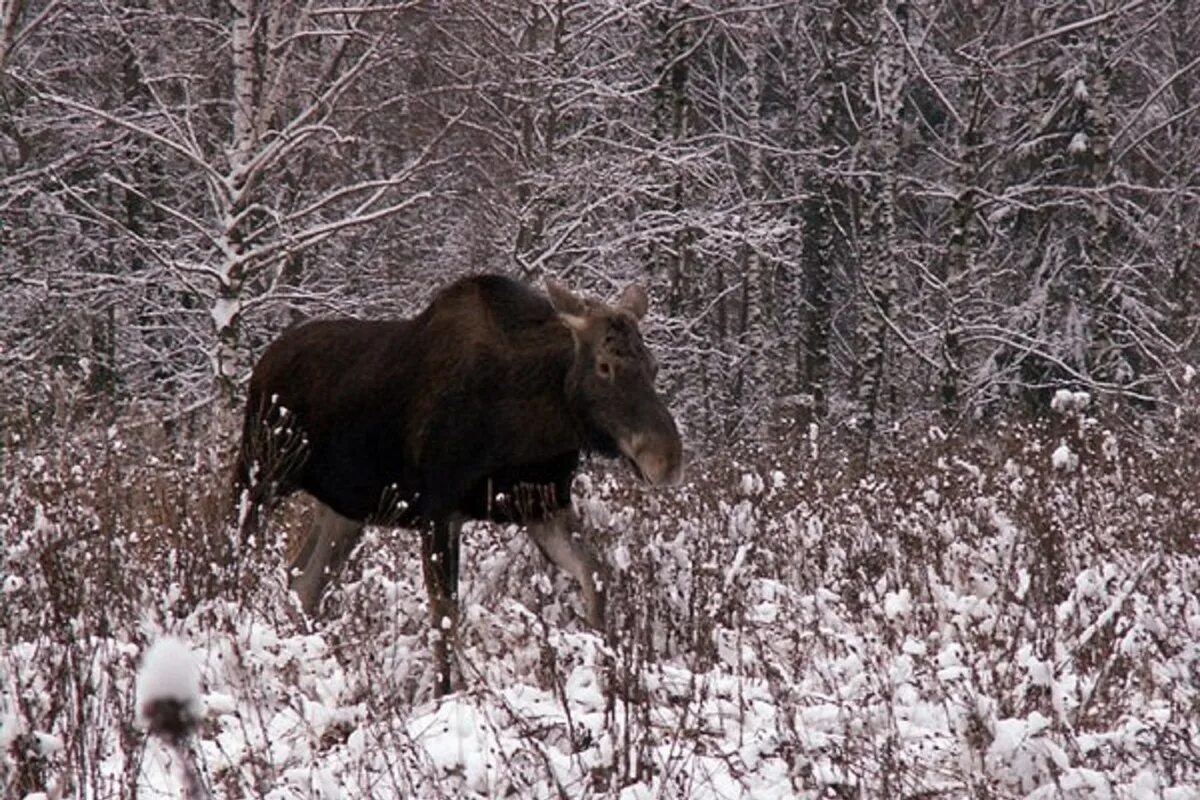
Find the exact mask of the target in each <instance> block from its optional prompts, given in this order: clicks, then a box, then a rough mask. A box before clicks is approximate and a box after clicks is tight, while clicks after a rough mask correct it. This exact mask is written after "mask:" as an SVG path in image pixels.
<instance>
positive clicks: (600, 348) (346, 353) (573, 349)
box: [234, 275, 682, 693]
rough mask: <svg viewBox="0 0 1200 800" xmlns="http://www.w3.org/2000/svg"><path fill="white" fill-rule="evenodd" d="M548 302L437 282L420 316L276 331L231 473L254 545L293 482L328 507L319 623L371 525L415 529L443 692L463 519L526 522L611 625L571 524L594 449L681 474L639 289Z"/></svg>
mask: <svg viewBox="0 0 1200 800" xmlns="http://www.w3.org/2000/svg"><path fill="white" fill-rule="evenodd" d="M546 289H547V292H548V294H549V297H548V298H547V297H546V296H544V295H542V294H540V293H538V292H537V291H535V290H533V289H531V288H529V287H527V286H525V285H523V284H520V283H517V282H516V281H513V280H510V279H508V278H504V277H500V276H496V275H480V276H475V277H469V278H464V279H462V280H460V281H458V282H457V283H454V284H452V285H451V286H449V287H447V288H445V289H443V290H442V291H441V292H440V293H439V294H438V295H437V296H436V297H435V298H434V300H433V302H432V303H430V305H429V307H428V308H426V309H425V310H424V311H423V312H421V313H420V314H419V315H417V316H416V317H414V318H412V319H409V320H399V321H375V322H369V321H355V320H326V321H313V322H309V323H306V324H303V325H300V326H298V327H296V328H293V329H291V330H289V331H287V332H286V333H284V334H283V335H281V336H280V337H279V338H278V339H277V340H276V341H275V342H274V343H273V344H271V345H270V347H268V348H267V350H266V352H265V353H264V354H263V356H262V358H261V360H260V361H259V362H258V365H257V366H256V367H255V369H254V373H253V376H252V377H251V380H250V392H249V398H248V401H247V405H246V417H245V426H244V429H243V433H242V442H241V448H240V453H239V457H238V463H237V467H236V473H235V477H234V488H235V498H236V500H235V502H237V503H238V510H239V515H240V520H241V533H242V538H243V542H244V541H245V540H246V539H247V538H248V537H250V536H252V535H255V534H257V533H259V532H260V529H261V528H262V527H263V525H264V524H265V520H266V516H267V514H268V513H269V511H270V507H271V506H272V504H273V503H274V502H275V501H276V500H277V499H278V498H281V497H283V496H285V495H287V494H289V493H291V492H293V491H295V490H297V489H303V490H304V491H306V492H308V493H309V494H310V495H312V496H313V497H314V498H316V499H317V500H318V501H319V505H318V509H317V512H316V515H315V519H314V521H313V525H312V529H311V530H310V532H309V534H308V536H307V538H306V540H305V542H304V544H303V547H302V548H301V550H300V552H299V555H298V556H297V557H296V559H295V560H294V561H293V562H292V575H293V579H292V588H293V589H294V590H295V591H296V593H297V594H298V595H299V597H300V601H301V604H302V605H303V607H304V609H305V610H306V611H307V612H308V613H309V614H311V615H315V614H316V613H317V610H318V606H319V601H320V598H321V593H322V591H323V590H324V589H325V587H326V586H327V584H328V583H329V581H330V579H331V578H332V577H333V576H335V575H336V574H337V573H338V572H339V571H340V569H341V567H342V565H343V563H344V562H345V560H346V557H347V556H348V555H349V553H350V552H351V550H353V548H354V546H355V544H356V543H357V542H358V540H359V537H360V535H361V533H362V529H363V525H364V524H366V523H375V524H384V525H395V526H403V527H411V528H416V529H419V530H420V531H422V549H421V555H422V564H423V566H424V572H425V586H426V589H427V591H428V593H429V604H430V612H431V620H432V626H433V629H434V632H435V633H434V658H435V662H436V667H437V670H438V672H439V675H438V687H437V689H438V692H439V693H445V692H448V691H449V690H450V663H449V651H448V648H449V647H450V646H451V642H452V641H453V637H454V631H455V625H456V622H457V616H458V605H457V592H458V550H459V544H458V543H459V531H460V528H461V525H462V522H463V521H464V520H466V519H490V520H495V521H500V522H518V523H522V524H524V525H525V526H526V528H527V530H528V532H529V534H530V536H532V537H533V540H534V541H535V542H536V543H537V545H538V547H539V548H540V549H541V550H542V552H543V553H545V555H546V556H547V557H548V558H549V559H550V560H552V561H553V562H554V563H556V564H557V565H558V566H559V567H561V568H562V569H564V570H566V571H567V572H568V573H570V574H571V575H572V576H574V577H575V579H576V580H578V581H579V584H580V586H581V588H582V593H583V600H584V606H585V609H586V613H587V620H588V622H589V624H591V625H592V626H593V627H596V628H601V627H602V626H603V623H604V580H603V575H604V570H603V568H602V564H601V562H600V561H599V560H598V559H597V558H596V557H595V556H594V555H593V553H592V551H591V549H590V548H589V547H588V546H587V544H586V542H585V541H584V540H583V539H581V538H580V537H579V536H578V535H577V534H573V533H572V532H571V530H570V522H571V514H570V507H571V480H572V477H573V475H574V473H575V470H576V468H577V467H578V465H579V459H580V455H581V454H582V453H586V452H592V453H599V454H603V455H608V456H614V457H618V456H623V457H624V458H625V459H627V460H628V462H629V463H630V465H631V466H632V467H633V469H634V470H635V471H636V472H637V474H638V475H640V476H641V477H642V478H643V479H644V480H646V481H648V482H649V483H651V484H670V483H675V482H678V480H679V478H680V475H681V472H682V452H681V443H680V438H679V433H678V431H677V430H676V427H675V422H674V420H673V419H672V418H671V414H670V412H669V411H668V410H667V407H666V405H664V404H663V401H662V399H661V398H660V397H659V396H658V394H657V392H655V390H654V376H655V372H656V370H657V367H656V364H655V361H654V358H653V356H651V355H650V353H649V352H648V351H647V350H646V346H645V345H644V344H643V343H642V339H641V336H640V335H639V333H638V324H637V323H638V320H640V319H641V318H642V317H643V316H644V315H645V313H646V307H647V299H646V292H645V290H643V289H642V288H641V287H640V286H630V287H628V288H627V289H626V290H625V291H624V292H623V293H622V294H621V296H620V298H619V299H618V300H617V301H616V302H615V304H612V305H609V304H606V303H602V302H599V301H595V300H591V299H582V298H580V297H578V296H576V295H575V294H573V293H571V292H570V291H569V290H568V289H566V288H565V287H564V286H562V285H561V284H559V283H558V282H556V281H554V280H547V281H546Z"/></svg>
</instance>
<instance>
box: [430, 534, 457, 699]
mask: <svg viewBox="0 0 1200 800" xmlns="http://www.w3.org/2000/svg"><path fill="white" fill-rule="evenodd" d="M461 532H462V523H461V522H460V521H458V520H453V519H451V520H440V521H437V522H435V523H433V525H431V526H429V527H428V528H427V529H426V530H425V533H424V535H423V536H422V537H421V566H422V568H423V571H424V573H425V591H426V592H427V593H428V594H429V620H430V628H431V630H430V634H431V638H432V640H433V663H434V667H435V668H436V669H437V673H438V674H437V687H436V690H435V693H436V695H437V696H438V697H441V696H442V695H445V694H449V692H450V689H451V681H450V653H451V651H452V650H453V648H454V645H455V642H456V636H457V632H458V542H459V535H460V533H461Z"/></svg>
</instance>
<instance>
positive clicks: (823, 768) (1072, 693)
mask: <svg viewBox="0 0 1200 800" xmlns="http://www.w3.org/2000/svg"><path fill="white" fill-rule="evenodd" d="M1080 430H1082V429H1080ZM1019 438H1020V437H1017V439H1016V440H1014V441H1013V442H1010V443H1009V444H1008V445H1005V447H1007V448H1008V449H1007V450H1004V449H1003V448H1002V449H1001V451H997V452H996V453H992V454H990V455H988V456H981V455H978V454H976V455H975V456H970V455H968V453H967V452H966V451H961V452H951V451H946V452H939V451H938V450H937V447H936V446H934V445H931V446H930V450H929V452H927V453H923V454H921V456H920V458H921V462H920V463H921V468H920V469H914V470H897V469H891V470H890V471H888V470H886V469H884V468H882V467H881V470H880V471H879V472H877V473H872V474H869V475H868V476H867V477H865V478H862V479H859V480H851V479H849V478H847V477H845V476H844V475H843V474H841V472H840V470H839V469H837V468H836V467H830V466H828V465H825V466H822V465H820V464H818V463H816V462H812V461H811V459H810V457H809V456H808V455H806V456H805V457H804V458H800V457H773V456H768V455H763V456H755V457H749V456H747V457H746V458H745V459H744V460H745V463H742V464H737V463H733V462H732V461H725V462H721V463H719V464H718V463H715V462H714V463H713V464H709V465H707V466H702V467H701V468H699V469H696V470H693V477H692V480H691V483H689V484H688V485H687V486H685V487H684V488H682V489H681V490H679V491H678V492H673V493H663V492H650V491H643V490H641V489H638V488H634V487H631V486H630V485H629V482H628V480H627V479H626V478H624V477H623V476H620V475H617V476H609V475H607V474H597V475H596V476H595V477H587V476H585V477H583V478H582V479H581V481H580V484H579V486H578V487H577V489H578V492H577V493H578V496H579V498H580V499H579V511H580V515H581V517H582V518H583V521H584V527H585V529H586V530H587V531H588V532H589V533H590V534H591V535H593V536H594V537H596V538H597V540H598V541H601V542H603V546H604V547H605V548H606V550H607V552H608V554H609V560H610V561H611V563H612V564H613V565H614V580H613V588H612V595H613V599H612V608H611V614H610V631H609V633H610V635H609V639H608V642H607V643H606V642H605V641H604V640H603V639H602V638H601V637H599V636H597V635H594V634H592V633H590V632H588V631H587V630H586V628H585V627H584V626H582V625H581V624H580V623H579V621H578V619H577V617H578V614H577V612H576V610H577V609H578V607H579V606H578V601H577V596H576V595H577V593H576V592H575V589H574V587H573V586H572V585H571V584H570V583H569V581H568V580H567V579H565V578H562V577H560V576H558V575H555V574H552V572H551V571H550V568H548V567H547V566H546V565H545V564H544V563H542V561H541V559H540V557H539V556H538V555H537V554H536V551H535V550H534V548H533V547H532V545H530V544H529V543H527V542H526V541H524V538H523V536H521V535H520V534H519V532H518V531H517V530H516V529H504V528H499V527H494V526H475V527H474V528H471V529H469V530H468V534H467V541H466V543H465V546H464V558H463V562H464V567H463V571H464V576H463V587H462V593H463V609H464V620H463V625H462V629H461V632H460V642H459V647H458V651H459V655H460V659H459V667H460V671H461V673H462V674H461V675H460V676H459V677H460V681H459V685H460V686H462V687H463V688H462V689H461V691H459V692H457V693H455V694H453V695H451V696H449V697H446V698H443V699H442V700H440V701H439V700H434V699H433V698H432V697H431V696H430V692H429V687H430V686H431V684H432V680H431V676H430V674H429V665H430V655H429V649H428V646H427V645H426V643H425V641H424V638H423V630H424V626H423V621H424V619H425V613H426V612H425V606H424V598H423V588H422V583H421V577H420V567H419V563H418V560H417V558H416V552H415V551H416V549H417V548H416V547H415V541H414V540H413V538H412V537H411V535H406V534H405V533H404V532H394V531H389V530H376V529H372V530H370V531H369V532H368V536H367V541H366V542H365V543H364V546H363V548H362V550H361V551H360V553H359V556H358V559H357V561H356V563H355V566H354V568H353V574H352V575H350V576H347V577H348V580H347V581H346V583H345V584H344V586H343V590H342V591H340V592H339V593H338V594H337V595H336V596H334V597H332V598H331V599H330V604H329V607H328V609H327V615H326V619H325V620H323V621H322V622H320V623H318V624H315V625H311V626H310V625H309V624H308V623H306V622H304V621H302V620H300V619H299V618H298V616H297V613H296V611H295V607H294V605H293V603H292V601H291V599H290V598H289V597H288V595H287V593H286V592H285V591H284V590H283V588H282V583H283V577H282V570H280V569H278V568H277V567H274V566H271V565H273V564H277V563H278V553H272V552H266V553H263V554H261V555H260V558H259V559H258V560H257V561H254V562H253V565H255V568H256V569H257V570H259V572H258V575H257V577H258V579H259V580H256V581H249V582H247V583H246V585H245V586H244V588H243V589H242V590H241V591H240V592H235V593H233V594H234V595H236V596H226V597H222V598H220V599H209V600H201V601H198V602H192V601H188V602H185V599H186V597H187V595H188V589H187V585H186V584H187V583H188V581H189V580H193V582H194V581H195V580H196V577H195V575H194V574H192V573H194V571H195V569H196V567H195V565H190V566H186V567H179V566H178V565H176V566H165V567H164V566H162V562H160V561H157V560H156V559H161V558H164V557H165V555H164V553H163V552H162V551H161V550H154V551H153V552H154V555H153V556H151V555H147V556H145V557H144V558H141V557H134V556H133V555H132V554H133V553H134V552H137V551H138V542H142V543H143V544H144V542H145V540H146V538H145V537H147V536H148V535H150V534H151V532H152V531H153V525H154V524H156V523H155V521H154V520H153V519H146V520H141V521H140V522H137V521H134V520H129V519H125V520H124V521H122V522H121V523H120V524H116V523H114V522H112V521H111V520H109V521H106V520H104V519H103V518H102V517H101V516H100V515H99V514H97V513H96V511H95V509H93V511H92V513H91V515H90V516H89V515H88V514H86V513H83V512H80V511H78V509H76V510H75V511H68V510H66V509H65V504H61V503H60V504H57V505H56V504H53V503H51V502H48V498H49V497H50V495H48V494H46V493H45V492H42V490H41V489H38V488H37V487H40V486H44V485H45V483H46V481H45V480H42V483H38V479H37V475H36V474H34V472H33V467H31V466H28V465H27V466H26V467H23V468H21V469H15V470H13V471H11V472H10V473H9V474H7V475H6V477H5V479H6V481H7V484H6V486H5V487H4V491H5V492H7V493H8V497H9V499H10V500H12V501H13V502H12V503H11V508H12V509H13V510H12V511H10V512H4V513H3V514H2V515H0V533H2V534H3V541H4V543H5V560H4V562H3V568H4V570H5V572H4V574H3V578H2V580H0V586H2V591H3V603H4V607H5V616H6V617H7V621H6V622H5V623H3V626H2V627H0V631H2V632H3V634H2V635H3V636H4V639H3V640H2V641H0V646H2V647H0V691H2V692H3V694H2V695H0V787H3V790H4V791H3V794H4V796H5V797H26V796H28V797H37V796H39V795H38V793H45V796H47V797H50V796H55V793H56V792H61V793H63V794H64V795H65V796H82V797H88V798H110V797H111V798H117V797H141V798H159V797H163V798H166V797H179V796H181V793H182V775H183V766H184V765H183V764H182V763H180V762H181V759H193V760H194V762H195V764H196V765H197V766H198V768H199V771H200V774H201V776H202V778H203V783H204V784H205V786H206V787H207V789H208V791H209V792H211V794H212V796H214V797H220V798H226V797H228V798H235V797H248V796H253V797H269V798H279V800H283V798H310V797H311V798H343V797H344V798H360V797H361V798H392V797H395V798H409V797H460V796H467V797H548V798H549V797H554V798H560V797H571V798H574V797H591V796H603V797H620V798H627V799H629V800H633V799H634V798H651V797H687V798H738V797H746V798H775V797H812V798H816V797H886V798H891V797H897V798H900V797H1033V798H1059V797H1062V798H1096V799H1097V800H1099V799H1100V798H1137V800H1142V798H1146V799H1147V800H1149V798H1170V799H1172V800H1182V799H1183V798H1196V797H1200V688H1198V687H1200V554H1198V553H1197V541H1198V538H1200V530H1198V529H1197V528H1196V527H1195V525H1196V520H1197V518H1198V517H1200V510H1198V509H1197V506H1196V504H1197V502H1198V501H1197V494H1200V493H1196V492H1193V493H1192V494H1190V495H1188V494H1186V486H1187V482H1188V480H1191V481H1192V483H1191V486H1192V487H1193V489H1194V486H1195V484H1194V477H1192V476H1191V475H1187V474H1185V473H1182V472H1179V470H1181V469H1182V468H1183V467H1181V466H1180V464H1181V463H1185V462H1179V461H1172V460H1170V458H1167V459H1166V460H1162V459H1160V460H1159V461H1154V459H1153V458H1151V457H1150V456H1146V455H1144V454H1141V453H1136V454H1135V453H1126V452H1125V450H1123V449H1122V445H1121V444H1120V443H1119V442H1118V441H1117V440H1116V439H1115V437H1113V436H1112V435H1111V434H1106V433H1105V432H1104V431H1102V430H1100V429H1099V428H1096V429H1095V430H1088V431H1086V432H1085V433H1081V432H1080V431H1076V430H1073V429H1068V430H1065V431H1056V432H1055V433H1054V434H1053V435H1047V436H1045V437H1042V438H1041V439H1037V440H1034V439H1030V440H1028V441H1024V442H1022V441H1020V440H1019ZM1186 463H1191V462H1186ZM40 469H41V470H42V473H43V474H44V473H45V472H46V471H47V470H48V469H49V470H51V471H53V470H52V469H51V468H50V467H46V466H45V465H42V466H41V467H40ZM69 472H70V471H69V470H67V474H68V475H69ZM56 480H57V479H56ZM61 483H62V485H60V487H59V488H60V490H61V491H62V492H63V494H60V495H58V496H60V497H61V496H66V495H69V494H70V493H69V492H67V489H69V486H70V479H69V478H63V479H62V482H61ZM64 486H66V487H67V488H63V487H64ZM1181 487H1183V488H1181ZM18 493H19V494H20V498H25V499H24V500H21V502H18V500H19V499H20V498H18ZM89 524H90V525H91V527H88V526H89ZM105 525H113V526H115V527H112V528H108V529H106V528H105V527H104V526H105ZM139 525H141V526H142V527H139ZM105 530H109V531H110V532H114V533H115V535H118V536H123V537H126V538H130V537H132V542H129V543H128V544H127V545H121V546H114V545H112V543H111V542H110V543H109V544H108V545H106V547H110V548H111V547H116V549H115V550H112V551H110V550H103V549H102V548H98V547H97V546H95V545H94V544H92V545H87V544H79V541H80V540H81V537H80V533H81V532H83V533H87V532H89V531H90V532H93V535H97V534H95V533H94V532H97V531H105ZM68 540H69V541H70V542H71V543H70V544H64V542H67V541H68ZM82 540H87V537H86V536H83V537H82ZM56 543H58V544H56ZM175 546H176V547H178V544H176V545H175ZM56 547H57V549H55V548H56ZM151 550H153V548H151ZM105 559H111V560H114V561H115V563H117V564H118V565H119V566H120V570H121V571H120V574H122V575H125V576H126V577H124V578H114V577H113V575H114V573H112V572H111V571H106V570H105V569H100V567H101V566H103V563H101V562H104V563H107V562H105V561H104V560H105ZM64 566H70V567H72V568H75V569H77V570H80V574H78V575H75V576H73V577H70V578H66V577H64V576H63V574H62V572H61V569H62V568H63V567H64ZM110 566H111V565H110ZM189 571H190V572H189ZM90 575H91V576H93V577H88V576H90ZM130 575H133V576H135V577H130ZM189 575H191V578H189ZM56 580H69V583H70V587H71V592H69V593H66V594H65V596H64V592H62V591H61V589H62V587H61V586H59V587H58V588H57V589H56V587H55V586H54V582H55V581H56ZM71 597H75V598H76V599H77V600H78V601H79V602H77V603H74V604H72V603H71V602H70V599H71ZM164 637H175V638H177V639H178V640H179V642H182V643H183V648H186V649H185V650H184V651H183V652H181V646H180V644H179V643H176V644H174V645H168V646H167V649H168V650H169V651H173V652H174V656H172V657H168V658H166V659H165V660H164V659H163V658H162V657H161V656H162V652H161V651H159V653H158V656H157V657H154V658H148V657H147V656H146V651H147V649H148V648H149V647H150V645H152V644H153V643H154V642H157V641H159V640H161V639H162V638H164ZM189 657H190V659H191V661H189V660H188V658H189ZM147 662H149V663H147ZM193 663H194V666H195V667H196V668H198V671H199V678H200V681H199V688H198V689H197V690H195V691H197V692H198V695H199V700H200V719H199V723H198V730H197V731H196V733H195V735H194V736H193V737H192V738H191V740H190V748H188V749H185V750H183V751H181V750H179V749H177V748H173V747H171V746H170V745H169V743H167V742H164V741H161V740H160V739H159V738H156V737H151V736H148V735H147V734H146V732H145V729H144V720H143V721H142V723H141V724H140V725H139V722H138V707H139V698H144V697H145V696H146V692H147V691H149V692H150V694H151V695H154V691H153V689H154V687H167V688H168V689H171V690H172V691H173V692H174V694H175V695H184V696H188V695H189V693H190V692H191V691H192V690H191V689H189V688H188V687H189V686H192V685H193V684H191V683H190V682H189V678H188V677H187V675H186V674H183V675H173V674H172V671H173V670H174V671H175V672H182V673H186V672H187V670H188V669H189V668H190V667H189V664H193ZM172 665H174V666H172ZM140 666H141V667H143V677H142V679H141V682H142V693H141V694H139V693H138V692H137V686H138V677H137V676H138V670H139V667H140ZM146 687H150V689H147V688H146ZM172 687H174V688H172ZM180 687H182V688H180ZM164 691H166V690H165V689H164ZM179 699H181V700H186V699H188V698H187V697H180V698H179Z"/></svg>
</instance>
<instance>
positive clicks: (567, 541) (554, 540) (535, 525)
mask: <svg viewBox="0 0 1200 800" xmlns="http://www.w3.org/2000/svg"><path fill="white" fill-rule="evenodd" d="M571 523H572V515H571V512H570V511H568V510H564V511H559V512H557V513H555V514H554V515H552V516H550V517H548V518H547V519H545V520H540V521H538V522H531V523H529V524H528V525H527V526H526V527H527V528H528V531H529V535H530V537H531V538H532V539H533V541H534V542H535V543H537V546H538V549H540V550H541V551H542V552H543V553H545V554H546V557H547V558H549V559H550V560H551V561H553V562H554V563H555V564H557V565H558V567H559V568H560V569H562V570H563V571H565V572H566V573H567V574H569V575H571V576H573V577H574V578H575V580H577V581H579V588H580V590H581V592H582V593H583V606H584V611H585V613H586V614H587V622H588V625H590V626H592V627H593V628H595V629H596V630H598V631H602V630H604V591H605V587H604V578H605V571H604V566H603V564H601V562H600V560H599V559H597V558H596V554H595V553H593V552H592V548H591V547H590V546H589V545H588V543H587V541H586V540H585V539H584V538H583V537H582V536H580V535H579V533H578V532H576V531H572V530H571V527H572V525H571Z"/></svg>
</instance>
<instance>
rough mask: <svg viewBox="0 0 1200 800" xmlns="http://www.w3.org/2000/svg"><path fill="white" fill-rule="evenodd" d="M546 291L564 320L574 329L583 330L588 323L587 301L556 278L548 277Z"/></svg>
mask: <svg viewBox="0 0 1200 800" xmlns="http://www.w3.org/2000/svg"><path fill="white" fill-rule="evenodd" d="M546 293H547V294H549V295H550V305H552V306H554V310H555V311H557V312H558V316H559V317H561V318H562V321H563V322H565V323H567V325H568V326H570V327H571V328H572V329H574V330H577V331H579V330H583V328H584V327H585V326H586V325H587V313H588V312H587V303H585V302H584V301H583V299H582V298H580V297H579V296H578V295H577V294H575V293H574V292H572V291H571V290H570V289H568V288H567V287H566V286H564V285H563V284H561V283H559V282H558V281H556V280H555V279H554V278H546Z"/></svg>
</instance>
